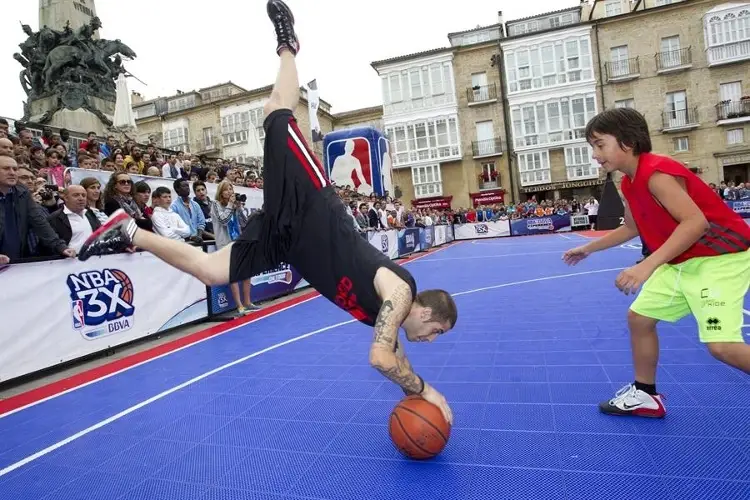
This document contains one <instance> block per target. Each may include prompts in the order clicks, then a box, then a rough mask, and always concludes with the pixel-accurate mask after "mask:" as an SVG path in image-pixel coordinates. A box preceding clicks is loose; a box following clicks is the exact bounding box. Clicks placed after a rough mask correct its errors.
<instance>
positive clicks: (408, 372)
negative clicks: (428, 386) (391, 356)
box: [377, 356, 424, 394]
mask: <svg viewBox="0 0 750 500" xmlns="http://www.w3.org/2000/svg"><path fill="white" fill-rule="evenodd" d="M377 368H378V371H380V373H382V374H383V375H385V376H386V377H388V378H389V379H391V380H392V381H393V382H395V383H396V384H398V385H399V386H401V388H402V389H403V390H404V393H406V394H421V392H422V391H423V390H424V381H423V380H422V377H420V376H419V375H417V374H416V373H414V372H413V371H412V369H411V365H409V362H408V361H407V360H406V358H399V357H398V356H397V357H396V363H395V364H394V365H393V366H389V367H387V368H383V367H377Z"/></svg>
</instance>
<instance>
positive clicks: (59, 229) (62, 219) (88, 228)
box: [49, 185, 101, 252]
mask: <svg viewBox="0 0 750 500" xmlns="http://www.w3.org/2000/svg"><path fill="white" fill-rule="evenodd" d="M62 198H63V201H64V202H65V204H64V205H63V207H62V208H61V209H59V210H57V211H55V212H53V213H52V214H51V215H50V216H49V223H50V225H51V226H52V229H54V230H55V232H56V233H57V235H58V236H59V237H60V239H62V240H63V241H65V243H66V244H67V245H68V246H69V247H70V248H72V249H73V250H75V251H76V252H78V251H79V250H80V249H81V246H82V245H83V242H84V241H86V238H88V237H89V236H91V233H93V232H94V231H96V230H97V229H99V227H100V226H101V223H100V222H99V219H97V217H96V215H95V214H94V213H93V212H92V211H91V210H89V209H87V208H86V204H87V196H86V189H84V187H83V186H79V185H70V186H68V187H67V188H65V190H64V191H63V195H62Z"/></svg>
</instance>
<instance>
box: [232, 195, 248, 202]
mask: <svg viewBox="0 0 750 500" xmlns="http://www.w3.org/2000/svg"><path fill="white" fill-rule="evenodd" d="M234 199H235V201H238V202H240V203H245V202H247V195H246V194H242V193H235V195H234Z"/></svg>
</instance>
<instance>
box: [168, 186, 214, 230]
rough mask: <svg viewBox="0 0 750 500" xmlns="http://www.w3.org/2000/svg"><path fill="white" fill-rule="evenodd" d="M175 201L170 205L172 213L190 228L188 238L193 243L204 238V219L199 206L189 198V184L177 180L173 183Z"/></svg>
mask: <svg viewBox="0 0 750 500" xmlns="http://www.w3.org/2000/svg"><path fill="white" fill-rule="evenodd" d="M173 188H174V191H175V193H177V197H178V198H177V199H176V200H174V202H173V203H172V207H171V208H172V211H173V212H175V213H176V214H178V215H179V216H180V217H182V220H183V221H185V224H187V225H188V227H189V228H190V236H191V237H193V239H194V240H195V241H197V239H201V240H203V239H208V238H205V237H204V236H205V235H204V232H205V230H206V217H205V216H204V215H203V210H202V209H201V207H200V205H198V203H196V202H195V201H194V200H192V199H191V198H190V183H189V182H188V181H186V180H183V179H177V180H175V181H174V183H173Z"/></svg>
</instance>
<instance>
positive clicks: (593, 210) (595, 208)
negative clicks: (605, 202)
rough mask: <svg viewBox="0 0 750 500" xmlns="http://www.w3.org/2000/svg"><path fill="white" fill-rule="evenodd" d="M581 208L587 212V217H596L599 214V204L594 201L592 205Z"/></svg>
mask: <svg viewBox="0 0 750 500" xmlns="http://www.w3.org/2000/svg"><path fill="white" fill-rule="evenodd" d="M583 208H585V209H586V210H588V215H597V214H598V213H599V202H598V201H594V203H586V206H585V207H583Z"/></svg>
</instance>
